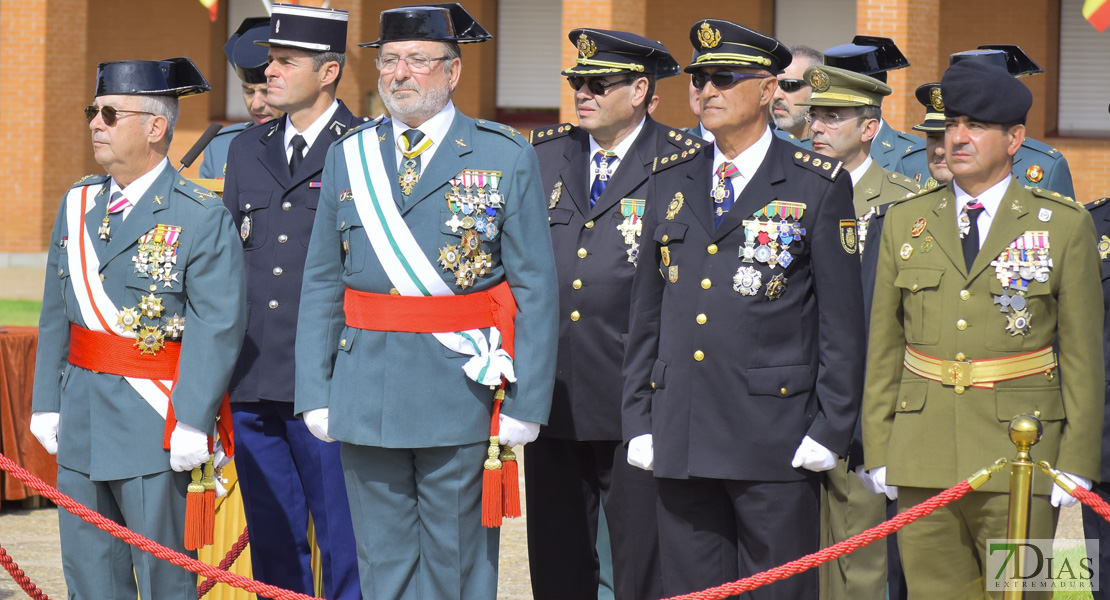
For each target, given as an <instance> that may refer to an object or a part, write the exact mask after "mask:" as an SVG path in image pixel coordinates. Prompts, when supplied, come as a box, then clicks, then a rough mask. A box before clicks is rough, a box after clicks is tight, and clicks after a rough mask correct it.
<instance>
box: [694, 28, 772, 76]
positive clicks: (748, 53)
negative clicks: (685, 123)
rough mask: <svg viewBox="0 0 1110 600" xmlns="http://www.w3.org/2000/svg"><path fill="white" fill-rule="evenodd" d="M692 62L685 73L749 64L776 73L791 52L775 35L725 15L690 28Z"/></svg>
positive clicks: (747, 65)
mask: <svg viewBox="0 0 1110 600" xmlns="http://www.w3.org/2000/svg"><path fill="white" fill-rule="evenodd" d="M690 43H691V44H693V46H694V57H693V62H691V64H690V66H688V67H686V68H685V69H683V70H684V71H686V72H687V73H693V72H694V71H696V70H698V69H700V68H702V67H748V68H754V69H767V70H768V71H770V72H771V73H772V74H775V75H777V74H779V73H780V72H782V70H783V69H785V68H786V67H787V66H788V65H789V64H790V61H791V60H793V59H794V56H793V55H792V54H790V49H789V48H787V47H786V46H783V45H782V42H780V41H778V40H776V39H775V38H773V37H771V36H769V35H764V34H762V33H759V32H758V31H755V30H754V29H748V28H747V27H744V26H743V25H740V24H738V23H733V22H732V21H725V20H724V19H702V20H701V21H698V22H697V23H694V26H693V27H691V28H690Z"/></svg>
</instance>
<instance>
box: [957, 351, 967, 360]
mask: <svg viewBox="0 0 1110 600" xmlns="http://www.w3.org/2000/svg"><path fill="white" fill-rule="evenodd" d="M956 360H957V361H959V362H963V361H965V360H967V355H966V354H964V353H963V352H957V353H956Z"/></svg>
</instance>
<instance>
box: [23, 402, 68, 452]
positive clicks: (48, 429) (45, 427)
mask: <svg viewBox="0 0 1110 600" xmlns="http://www.w3.org/2000/svg"><path fill="white" fill-rule="evenodd" d="M61 418H62V415H61V414H59V413H56V412H33V413H31V427H30V430H31V433H32V434H34V436H35V439H37V440H38V441H39V443H40V444H42V447H43V448H46V451H47V452H49V453H50V454H57V453H58V421H59V420H60V419H61Z"/></svg>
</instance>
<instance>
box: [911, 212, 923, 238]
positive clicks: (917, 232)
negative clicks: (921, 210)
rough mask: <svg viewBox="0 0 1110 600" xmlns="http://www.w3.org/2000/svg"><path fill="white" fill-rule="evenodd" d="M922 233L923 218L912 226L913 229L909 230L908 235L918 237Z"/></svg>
mask: <svg viewBox="0 0 1110 600" xmlns="http://www.w3.org/2000/svg"><path fill="white" fill-rule="evenodd" d="M922 231H925V218H924V217H922V218H920V219H918V220H917V222H916V223H914V224H913V229H911V230H910V235H911V236H912V237H919V236H920V235H921V232H922Z"/></svg>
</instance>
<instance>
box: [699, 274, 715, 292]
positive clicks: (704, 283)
mask: <svg viewBox="0 0 1110 600" xmlns="http://www.w3.org/2000/svg"><path fill="white" fill-rule="evenodd" d="M712 286H713V282H712V281H709V278H708V277H706V278H705V279H702V280H701V288H702V289H703V290H708V289H709V288H710V287H712Z"/></svg>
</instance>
